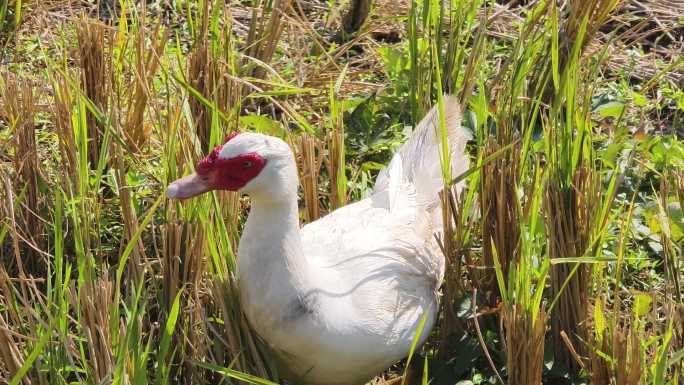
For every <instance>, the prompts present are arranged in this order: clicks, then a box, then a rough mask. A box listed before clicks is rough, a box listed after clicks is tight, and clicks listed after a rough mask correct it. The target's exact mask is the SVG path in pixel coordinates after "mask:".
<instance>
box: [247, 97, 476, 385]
mask: <svg viewBox="0 0 684 385" xmlns="http://www.w3.org/2000/svg"><path fill="white" fill-rule="evenodd" d="M450 107H451V109H447V112H448V113H449V112H450V113H451V114H452V115H451V118H450V121H449V123H450V124H451V125H455V124H456V125H458V126H459V127H458V129H459V130H460V124H459V119H458V109H457V107H456V105H451V106H450ZM454 110H455V111H454ZM436 116H437V115H436V111H434V110H433V111H432V112H431V113H430V115H428V117H426V120H424V122H423V123H421V125H420V126H419V127H418V129H417V132H416V134H414V137H412V138H411V140H410V141H409V143H408V144H406V145H405V147H403V148H402V149H401V150H400V151H399V153H398V154H397V155H395V157H394V159H393V160H392V162H391V163H390V165H389V166H388V168H387V169H386V170H384V171H383V172H382V173H381V174H380V176H379V178H378V181H377V182H376V188H375V190H374V191H373V193H372V194H371V195H370V196H369V197H367V198H365V199H363V200H361V201H358V202H355V203H352V204H350V205H347V206H344V207H342V208H340V209H338V210H335V211H334V212H332V213H330V214H328V215H327V216H325V217H323V218H321V219H319V220H317V221H315V222H312V223H310V224H307V225H306V226H304V227H303V228H301V229H300V228H299V218H298V208H297V196H296V185H293V186H290V187H289V188H283V189H282V190H285V191H290V193H291V194H289V195H290V196H289V199H283V200H282V201H281V202H280V203H277V204H276V203H274V202H273V200H272V198H269V199H268V200H267V201H266V202H262V201H261V200H260V199H259V197H258V196H253V197H252V211H251V213H250V215H249V218H248V220H247V224H246V226H245V230H244V232H243V236H242V238H241V240H240V248H239V250H238V258H239V272H240V293H241V302H242V304H243V307H244V310H245V312H246V315H247V318H248V320H249V321H250V323H251V325H252V326H253V327H254V329H255V330H256V331H257V333H258V334H259V335H260V336H261V337H262V338H263V339H264V340H265V341H266V342H267V343H268V344H269V345H270V346H271V348H272V349H273V351H274V352H275V353H276V356H277V357H278V360H279V361H280V367H281V368H282V369H283V370H284V371H285V373H286V375H287V376H289V377H290V378H294V379H295V381H296V383H297V384H313V385H338V384H339V385H351V384H363V383H365V382H366V381H367V380H369V379H370V378H372V376H374V375H376V374H378V373H379V372H381V371H382V370H384V369H386V368H387V367H389V366H390V365H392V364H393V363H395V362H396V361H398V360H400V359H402V358H404V357H406V355H407V354H408V352H409V350H410V347H411V345H412V343H413V341H414V339H415V338H419V341H418V343H419V344H422V343H423V342H424V341H425V339H426V338H427V336H428V334H429V332H430V330H431V329H432V327H433V325H434V323H435V321H436V318H437V311H438V298H439V297H438V289H439V286H440V284H441V281H442V277H443V271H444V258H443V255H442V254H441V251H440V250H439V247H438V245H437V243H436V241H435V238H434V234H435V232H438V231H439V230H441V209H440V205H439V200H438V191H439V189H440V188H441V186H443V181H442V174H441V169H440V164H439V157H438V146H436V141H435V140H430V138H429V137H428V135H433V134H434V127H435V125H434V123H435V120H436ZM421 130H422V131H421ZM457 133H458V134H459V135H460V136H458V137H456V138H454V139H455V140H454V142H456V141H457V140H460V142H458V143H453V144H455V145H456V146H459V147H458V148H456V149H454V150H455V151H456V152H457V153H459V154H460V156H459V157H458V158H456V157H454V161H455V162H456V164H455V166H456V167H455V168H456V169H458V170H461V171H463V170H465V168H467V162H465V161H464V158H463V156H462V153H463V145H464V144H465V139H464V138H465V137H464V136H463V135H464V134H463V132H462V131H457ZM415 135H422V137H421V136H415ZM411 146H413V148H411ZM426 146H427V147H426ZM402 150H403V152H402ZM430 150H431V151H433V152H434V153H432V154H429V155H428V154H421V153H420V151H430ZM414 155H415V156H421V157H422V158H420V159H418V160H415V158H413V159H412V158H411V157H412V156H414ZM424 158H427V159H424ZM412 160H413V161H415V162H416V163H417V164H410V163H409V164H408V166H407V165H406V164H405V163H407V162H411V161H412ZM291 161H292V167H290V169H291V170H290V171H289V177H286V178H281V180H283V181H287V180H289V181H292V180H295V181H296V178H297V176H296V169H295V166H294V159H291ZM423 163H429V164H428V166H429V168H423V169H422V170H420V169H416V168H415V166H418V167H424V166H425V165H424V164H423ZM411 172H415V175H412V174H411ZM419 183H420V184H421V185H417V184H419ZM421 187H423V189H422V190H421ZM425 187H426V188H425ZM274 256H277V257H274ZM283 256H285V257H283ZM285 277H286V278H285ZM423 318H425V323H424V326H423V329H422V333H421V335H420V336H417V335H416V334H417V329H418V326H419V325H420V323H421V321H422V320H423Z"/></svg>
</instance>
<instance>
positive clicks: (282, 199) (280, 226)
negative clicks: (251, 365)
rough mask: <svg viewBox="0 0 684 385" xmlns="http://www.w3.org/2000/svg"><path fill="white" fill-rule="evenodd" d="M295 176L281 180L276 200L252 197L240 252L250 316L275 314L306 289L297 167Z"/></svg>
mask: <svg viewBox="0 0 684 385" xmlns="http://www.w3.org/2000/svg"><path fill="white" fill-rule="evenodd" d="M293 178H294V181H292V179H290V178H282V179H281V180H287V181H288V183H289V184H291V185H289V186H283V187H284V188H283V189H281V193H280V194H278V198H277V199H273V198H272V196H273V195H271V194H269V196H268V197H265V196H259V195H256V194H253V195H252V205H251V210H250V213H249V216H248V218H247V223H246V224H245V228H244V231H243V234H242V238H241V239H240V247H239V250H238V254H239V261H238V264H239V274H240V292H241V297H242V300H243V301H246V302H247V303H248V304H249V305H248V307H251V308H252V309H250V310H248V317H250V318H254V317H259V318H261V319H263V318H273V317H274V316H276V315H277V313H279V312H278V310H279V309H280V310H281V311H286V309H285V308H284V307H287V306H288V304H290V303H291V302H292V301H293V300H296V299H297V298H300V297H301V295H302V293H305V292H306V291H307V290H308V289H309V288H310V282H309V278H310V275H309V269H310V266H309V264H308V263H307V261H306V259H305V257H304V253H303V249H302V240H301V235H300V228H299V209H298V205H297V177H296V171H295V174H294V177H293ZM288 179H289V180H288ZM243 303H245V302H243ZM250 312H252V313H253V314H251V315H250V314H249V313H250ZM259 313H261V314H259ZM281 313H282V312H281ZM273 321H274V322H277V320H275V319H273Z"/></svg>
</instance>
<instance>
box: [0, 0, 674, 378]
mask: <svg viewBox="0 0 684 385" xmlns="http://www.w3.org/2000/svg"><path fill="white" fill-rule="evenodd" d="M618 3H619V2H618V1H617V0H593V1H589V2H580V1H569V2H567V4H566V5H565V6H563V7H560V6H559V5H557V4H556V3H555V2H545V1H540V2H536V3H535V4H534V5H533V6H531V7H529V8H525V9H524V10H523V11H520V13H519V16H520V19H519V20H518V22H516V23H513V24H512V25H511V32H510V35H511V36H513V37H512V38H511V39H508V40H506V39H499V38H497V37H496V35H495V34H491V33H488V32H491V30H490V29H489V28H490V25H491V23H492V22H494V21H496V18H497V17H500V15H501V12H502V11H500V8H498V7H497V6H495V5H494V4H493V3H492V2H487V1H480V0H472V1H457V0H451V1H445V2H442V1H436V0H424V1H414V2H411V3H410V4H409V8H408V9H407V15H404V16H405V17H404V18H403V19H402V21H403V22H405V25H404V26H403V27H402V28H405V35H403V39H402V40H401V41H400V42H398V43H393V44H388V43H377V42H373V43H372V44H369V45H364V46H363V49H364V50H366V51H365V53H363V55H368V56H365V57H364V58H365V60H367V61H368V60H370V59H371V58H377V61H378V62H381V63H382V64H383V65H384V67H383V68H382V69H381V70H379V71H377V72H381V74H377V73H373V74H365V75H364V76H366V78H362V79H361V80H359V77H358V72H355V71H359V70H358V69H357V68H355V65H358V63H355V62H354V61H353V59H354V58H355V56H354V55H362V54H361V53H354V52H353V50H352V48H353V47H354V44H360V43H359V42H360V41H364V40H363V39H370V37H368V36H369V33H368V32H367V31H364V30H363V29H362V31H360V32H359V34H358V36H357V37H356V38H355V39H356V40H355V42H356V43H345V44H343V45H342V46H338V45H337V43H334V44H333V43H327V42H325V39H324V38H321V37H320V36H305V37H301V38H302V41H300V42H295V43H293V42H290V41H288V39H291V38H292V37H293V33H291V30H293V31H296V32H295V33H296V34H301V31H302V30H305V31H313V29H311V28H312V27H311V26H308V25H307V26H306V28H304V27H303V26H302V25H301V23H303V21H302V20H304V19H305V17H319V16H320V15H319V16H316V15H306V14H304V13H302V14H300V13H299V12H300V10H298V9H296V8H295V7H296V5H295V6H294V7H290V6H289V2H286V1H255V2H254V5H255V6H254V7H253V8H244V7H242V8H239V7H238V6H237V5H234V6H232V7H231V6H225V5H223V4H222V3H220V2H213V1H209V0H205V1H178V2H173V6H172V10H171V11H170V12H171V14H172V17H176V18H178V20H180V21H179V22H178V25H175V26H169V25H165V24H162V23H159V20H157V19H156V18H155V17H153V15H152V14H151V13H150V14H148V13H147V11H146V10H143V9H142V8H140V7H136V6H135V5H134V4H133V3H132V2H126V1H123V2H120V5H121V7H120V11H121V12H120V15H119V16H118V17H117V18H116V19H115V22H114V23H112V24H111V25H106V24H104V23H102V22H100V21H98V20H96V19H94V18H91V17H86V16H82V17H78V18H70V19H68V20H67V21H66V22H65V24H64V25H65V30H64V31H63V33H62V34H61V35H58V36H52V37H51V38H45V39H44V40H40V49H39V50H38V51H40V53H41V54H40V57H39V58H37V59H36V61H38V62H40V64H41V66H42V67H41V68H43V70H42V71H43V72H42V73H40V74H38V76H39V77H40V78H41V79H43V82H44V84H43V87H42V91H41V88H39V87H31V86H30V83H27V82H23V81H22V76H21V75H22V74H7V75H5V74H3V76H2V77H0V106H1V109H0V121H1V122H2V123H1V124H0V161H1V162H2V163H1V164H0V202H2V203H0V213H2V219H1V220H0V261H2V263H0V383H10V384H23V383H29V380H30V382H31V383H34V384H67V383H84V384H101V383H114V384H146V383H156V384H168V383H179V384H181V383H183V384H184V383H192V384H205V383H206V384H209V383H212V384H213V383H221V381H223V383H235V382H247V383H255V384H272V383H278V382H281V381H282V378H281V376H280V375H279V373H278V371H277V369H276V366H275V363H274V361H273V359H272V356H271V353H270V352H269V350H268V347H267V346H266V345H265V344H264V342H263V341H261V340H260V339H259V338H258V337H257V336H256V335H255V334H254V332H253V331H252V330H251V329H250V327H249V325H248V324H247V321H246V319H245V317H244V315H243V313H242V311H241V308H240V301H239V296H238V282H237V271H236V269H237V262H236V261H237V255H236V250H237V246H238V243H239V236H240V231H241V227H242V224H243V221H244V217H245V213H246V210H247V209H248V207H249V202H248V201H247V200H245V199H244V198H241V197H239V196H238V195H237V194H235V193H226V192H214V193H211V194H207V195H206V196H203V197H199V198H196V199H193V200H190V201H187V202H183V203H179V202H171V201H169V200H167V199H166V198H165V191H164V189H165V186H167V184H168V183H169V182H171V181H173V180H174V179H176V178H178V177H180V176H182V175H184V174H186V173H188V172H190V171H192V170H193V169H194V165H195V164H196V162H197V161H198V160H199V159H201V157H203V155H204V154H205V153H206V151H207V150H208V149H211V148H213V146H215V145H216V144H218V143H220V142H221V141H222V140H223V138H224V137H225V136H226V134H228V133H229V132H232V131H235V130H256V131H260V132H264V133H268V134H271V135H276V136H280V137H283V138H284V139H286V140H287V141H288V142H289V143H290V144H291V145H292V147H293V151H294V153H295V155H296V159H297V162H298V166H299V171H300V182H301V185H302V190H301V191H302V195H301V205H302V215H301V217H302V222H308V221H313V220H315V219H317V218H318V217H319V216H321V215H325V214H326V213H327V212H329V211H332V210H334V209H335V208H337V207H340V206H343V205H345V204H347V203H348V202H349V201H351V200H353V199H355V198H357V197H360V196H362V195H363V194H367V193H368V191H369V186H370V185H372V181H371V180H372V178H373V176H374V175H375V173H376V172H377V169H378V168H379V167H380V166H381V163H382V162H386V161H387V156H388V154H389V153H390V151H389V150H390V149H395V148H396V147H397V145H398V143H400V142H401V140H402V139H403V138H404V136H405V134H404V133H403V132H402V130H401V127H403V126H404V125H408V126H411V125H414V124H416V123H417V122H419V121H420V119H421V118H422V117H423V115H424V114H425V112H426V111H428V109H429V108H430V107H431V106H433V105H437V106H438V111H439V119H438V122H439V125H438V132H436V133H435V134H436V135H437V137H438V138H439V142H440V144H441V145H440V154H439V159H440V163H441V169H442V174H443V178H444V181H445V183H444V186H445V189H444V191H443V192H442V194H441V198H442V200H441V201H442V208H443V213H442V214H443V218H444V229H443V231H442V232H441V234H438V235H437V239H438V240H439V244H440V246H441V248H442V251H443V254H444V256H445V258H446V267H447V268H446V276H445V282H444V284H443V287H442V294H443V296H442V303H441V313H440V314H441V315H440V320H439V322H438V325H437V327H436V328H435V330H434V332H433V337H434V338H431V339H429V341H428V343H427V344H426V345H425V346H424V347H422V348H420V347H418V346H413V347H412V349H411V358H410V359H409V360H407V361H406V362H405V363H404V365H405V366H404V367H401V368H393V369H392V371H391V373H392V376H402V373H403V375H404V377H403V378H402V379H401V382H402V383H410V381H412V380H416V379H419V380H420V382H421V383H423V384H427V383H428V382H429V381H431V380H432V383H440V384H441V383H446V382H449V383H458V382H459V381H471V382H470V383H473V382H475V379H476V378H479V379H480V380H482V381H489V382H494V381H496V382H505V383H507V384H509V385H516V384H520V385H523V384H525V385H527V384H539V383H542V382H546V381H548V382H549V383H551V382H554V381H557V383H563V384H565V383H567V384H570V383H573V382H572V381H582V379H587V380H588V381H592V383H594V384H597V385H598V384H601V385H603V384H606V385H607V384H616V385H622V384H625V385H632V384H645V383H648V384H654V385H661V384H662V385H665V384H671V385H675V384H677V383H678V381H681V378H683V377H684V372H683V370H684V368H683V367H682V363H681V362H682V357H683V355H684V350H683V349H684V345H683V344H684V340H683V338H684V336H683V335H682V332H681V327H682V319H683V318H684V315H683V313H682V312H683V308H682V296H683V295H684V292H682V290H683V288H682V279H683V278H684V277H683V275H684V264H683V263H682V246H681V245H682V239H683V238H682V237H683V234H682V229H683V228H684V224H683V223H682V207H683V205H684V177H683V175H682V172H681V171H680V170H681V169H682V167H684V144H682V141H681V138H679V137H677V136H676V134H669V133H664V134H663V135H651V134H649V135H646V134H643V137H642V136H639V135H637V134H636V133H633V132H634V130H633V128H634V127H632V125H633V124H635V123H634V122H635V119H634V117H635V116H637V115H639V114H642V115H643V113H642V112H640V110H639V109H638V107H639V106H638V105H637V104H639V103H641V104H643V103H646V102H642V101H640V100H641V99H639V98H643V99H647V98H648V97H649V95H651V92H652V91H653V90H654V89H657V87H658V85H660V84H663V87H665V86H667V87H675V86H672V85H671V84H670V83H666V82H665V83H663V80H662V77H663V76H664V75H665V73H666V72H667V71H671V70H673V69H675V68H677V66H680V65H681V64H682V62H681V60H679V61H675V62H673V63H670V64H667V65H665V66H664V69H663V71H665V70H667V71H665V72H662V71H661V72H657V74H656V76H655V77H653V78H652V79H649V80H648V81H646V82H645V83H643V84H640V85H635V86H634V87H633V89H630V92H631V93H630V94H629V95H628V96H629V98H633V99H634V100H637V101H638V102H632V101H630V99H629V98H627V97H623V96H622V95H618V96H617V97H616V99H617V101H611V102H610V103H613V104H612V105H608V106H606V103H604V104H603V105H602V106H599V107H597V105H596V103H598V102H596V100H597V99H600V98H599V96H601V95H603V94H605V93H606V92H607V91H606V89H611V88H610V87H609V86H612V85H614V84H616V83H621V84H626V83H627V81H626V80H625V79H619V78H618V79H615V78H610V77H609V76H608V75H607V74H606V72H605V70H604V68H605V67H604V66H605V63H606V62H607V60H608V59H609V58H610V55H611V53H610V52H609V50H608V48H607V47H608V45H609V44H610V43H611V42H613V41H617V40H618V36H615V35H611V36H606V35H604V34H602V32H601V27H602V26H603V25H604V24H606V23H607V22H609V21H610V17H611V14H612V13H613V12H615V8H616V6H617V5H618ZM11 7H15V8H14V10H13V11H12V12H11V13H12V15H13V17H14V20H9V18H8V17H7V15H8V14H9V13H8V12H9V10H11ZM26 7H30V5H27V4H26V3H22V2H21V1H15V2H8V1H4V2H3V1H1V0H0V33H5V31H8V30H9V28H10V26H11V27H13V28H15V27H17V26H19V25H20V24H21V22H22V18H23V17H24V16H23V15H25V14H24V13H22V10H23V9H25V8H26ZM238 8H239V10H243V11H244V12H246V14H248V15H249V18H247V19H245V18H240V17H238V16H236V14H238V13H239V12H238V11H237V10H238ZM326 12H327V11H325V12H323V14H324V15H323V16H324V17H327V16H329V15H327V13H326ZM245 20H248V21H247V22H245ZM245 23H246V24H245ZM297 23H300V24H299V25H298V24H297ZM241 28H242V29H243V32H244V33H242V32H241V33H238V32H236V31H240V30H241ZM314 32H315V31H314ZM319 32H320V31H319ZM319 32H316V33H317V34H318V33H319ZM312 33H313V32H312ZM320 33H322V32H320ZM72 38H73V39H72ZM309 38H310V39H312V40H306V39H309ZM41 39H42V38H41ZM296 44H300V46H298V45H296ZM323 44H325V46H323ZM596 44H599V45H600V44H604V47H602V49H598V50H596V49H595V45H596ZM314 46H315V47H314ZM376 46H377V47H376ZM302 47H304V48H306V49H302ZM312 47H314V48H312ZM371 47H372V48H371ZM48 51H50V52H58V53H59V55H60V56H59V57H52V56H51V55H49V54H48V53H47V52H48ZM311 63H314V64H315V65H319V64H320V63H328V64H329V65H328V64H326V65H327V66H328V67H326V66H324V65H321V68H332V67H334V68H336V69H335V70H334V71H333V74H332V75H330V76H329V78H325V79H323V80H322V81H321V79H318V78H317V79H308V78H307V79H301V78H300V75H301V74H302V73H306V72H305V71H304V68H298V66H305V65H311V66H312V68H318V67H315V66H314V64H311ZM330 63H332V64H330ZM299 71H301V72H299ZM308 74H309V76H311V77H314V75H312V74H311V73H308ZM355 74H356V75H355ZM371 75H372V76H376V78H381V80H375V81H379V82H382V87H378V91H377V92H376V91H373V93H371V92H365V93H360V94H359V93H351V92H350V93H349V94H347V93H346V91H345V86H346V85H347V84H351V83H354V82H355V81H358V82H361V83H362V82H369V80H368V79H369V78H370V79H373V78H372V77H371ZM313 80H316V81H315V82H314V81H313ZM641 86H643V87H641ZM46 90H47V91H46ZM679 92H681V89H680V90H679ZM446 94H454V95H456V99H457V100H458V102H459V103H460V104H461V108H462V109H463V111H464V120H463V125H464V126H466V127H467V129H468V130H470V131H471V132H472V134H473V135H472V137H473V138H472V141H471V142H470V145H469V147H468V155H469V157H470V158H471V168H470V169H469V170H468V171H467V172H466V173H464V174H462V175H453V174H452V171H451V170H452V169H451V167H450V165H451V162H452V160H451V159H450V155H449V154H450V152H449V148H448V141H447V131H446V129H447V128H446V121H445V113H444V111H445V102H446V101H447V99H445V97H444V95H446ZM670 94H672V95H675V96H676V95H677V94H676V89H675V88H673V90H672V91H671V92H670ZM635 95H637V96H638V97H639V98H637V96H635ZM675 96H673V98H674V97H675ZM673 100H674V99H673ZM666 102H667V101H662V100H661V101H660V103H666ZM675 103H676V102H674V101H671V104H675ZM45 105H47V108H46V107H44V106H45ZM397 106H399V108H397ZM616 106H617V107H616ZM613 107H615V108H613ZM618 107H619V108H618ZM635 111H637V112H638V113H637V112H635ZM373 114H375V115H373ZM678 114H679V115H677V113H674V115H673V118H672V121H673V122H675V123H673V124H676V122H677V121H678V122H680V123H681V111H680V112H678ZM371 115H373V116H371ZM606 117H608V118H610V119H612V120H608V119H606ZM383 119H384V120H383ZM677 119H679V120H677ZM375 130H377V132H376V131H375ZM455 185H463V186H464V188H463V190H462V191H461V192H460V193H456V191H457V189H455V188H453V187H454V186H455ZM421 325H422V324H421ZM419 334H420V330H419V331H417V335H419ZM464 347H465V348H467V349H470V350H469V351H467V352H465V351H464V350H463V349H465V348H464ZM466 353H467V354H466ZM463 357H466V358H467V361H461V359H462V358H463ZM411 363H413V364H414V365H413V366H411V368H415V367H416V365H415V364H416V363H418V365H417V366H418V367H419V368H418V369H417V370H419V371H420V376H415V375H414V376H412V377H411V378H409V377H408V376H406V373H409V372H410V370H409V366H410V364H411ZM444 368H446V369H444ZM444 373H447V374H448V373H451V377H450V376H449V375H446V374H444ZM414 377H415V378H414ZM466 383H467V382H466ZM574 383H577V382H574Z"/></svg>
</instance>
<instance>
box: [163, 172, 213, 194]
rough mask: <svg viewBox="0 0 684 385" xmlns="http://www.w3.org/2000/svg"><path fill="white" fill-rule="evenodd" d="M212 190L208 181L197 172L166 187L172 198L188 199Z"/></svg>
mask: <svg viewBox="0 0 684 385" xmlns="http://www.w3.org/2000/svg"><path fill="white" fill-rule="evenodd" d="M209 190H211V187H210V186H209V185H208V184H207V181H206V180H205V179H203V178H201V177H200V176H199V175H197V174H196V173H192V174H190V175H188V176H185V177H182V178H180V179H177V180H175V181H174V182H173V183H171V184H170V185H169V187H167V188H166V195H167V196H168V197H169V198H171V199H187V198H192V197H194V196H197V195H200V194H203V193H205V192H207V191H209Z"/></svg>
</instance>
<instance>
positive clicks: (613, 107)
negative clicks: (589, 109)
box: [594, 102, 625, 118]
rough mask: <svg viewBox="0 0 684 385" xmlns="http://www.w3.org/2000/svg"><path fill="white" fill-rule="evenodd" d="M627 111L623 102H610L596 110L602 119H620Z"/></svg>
mask: <svg viewBox="0 0 684 385" xmlns="http://www.w3.org/2000/svg"><path fill="white" fill-rule="evenodd" d="M624 110H625V104H624V103H621V102H608V103H606V104H602V105H600V106H598V107H596V109H595V110H594V111H595V112H596V113H598V114H599V116H600V117H601V118H608V117H611V118H618V117H620V116H621V115H622V113H623V111H624Z"/></svg>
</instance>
